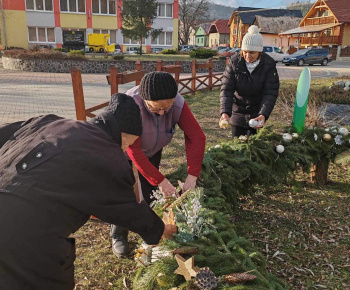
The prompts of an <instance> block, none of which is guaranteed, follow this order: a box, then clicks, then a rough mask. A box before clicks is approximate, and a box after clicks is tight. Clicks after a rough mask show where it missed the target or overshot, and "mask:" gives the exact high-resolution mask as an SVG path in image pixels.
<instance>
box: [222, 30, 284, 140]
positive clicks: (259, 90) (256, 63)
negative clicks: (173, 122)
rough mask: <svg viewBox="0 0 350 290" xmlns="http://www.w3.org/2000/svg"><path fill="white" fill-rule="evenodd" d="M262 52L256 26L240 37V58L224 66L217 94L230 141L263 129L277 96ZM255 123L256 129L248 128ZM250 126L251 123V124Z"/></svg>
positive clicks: (269, 65) (271, 64) (276, 83)
mask: <svg viewBox="0 0 350 290" xmlns="http://www.w3.org/2000/svg"><path fill="white" fill-rule="evenodd" d="M262 51H263V39H262V35H261V34H260V33H259V28H258V27H257V26H256V25H252V26H250V27H249V29H248V32H247V33H246V34H245V35H244V37H243V41H242V47H241V52H240V54H236V55H233V56H232V57H231V59H230V62H229V63H228V64H227V66H226V69H225V72H224V75H223V78H222V86H221V92H220V107H221V118H220V124H222V121H223V120H225V121H227V122H229V123H230V124H231V126H232V137H236V136H241V135H251V134H256V128H261V127H263V126H264V124H265V122H266V120H267V119H268V118H269V116H270V114H271V112H272V110H273V108H274V106H275V103H276V99H277V96H278V90H279V77H278V73H277V69H276V62H275V61H274V60H273V59H272V58H271V57H270V56H269V55H267V54H265V53H264V52H262ZM250 119H255V120H256V122H255V123H256V124H257V125H256V126H253V127H251V126H249V120H250ZM251 124H252V122H251Z"/></svg>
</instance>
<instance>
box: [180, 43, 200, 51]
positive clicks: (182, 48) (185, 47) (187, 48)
mask: <svg viewBox="0 0 350 290" xmlns="http://www.w3.org/2000/svg"><path fill="white" fill-rule="evenodd" d="M196 48H197V46H196V45H187V44H183V45H180V49H179V50H180V51H191V50H193V49H196Z"/></svg>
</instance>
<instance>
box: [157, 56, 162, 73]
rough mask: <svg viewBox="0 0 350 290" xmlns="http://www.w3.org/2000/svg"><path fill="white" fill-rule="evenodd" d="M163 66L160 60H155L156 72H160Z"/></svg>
mask: <svg viewBox="0 0 350 290" xmlns="http://www.w3.org/2000/svg"><path fill="white" fill-rule="evenodd" d="M162 66H163V61H162V60H161V59H158V60H157V66H156V71H161V70H162Z"/></svg>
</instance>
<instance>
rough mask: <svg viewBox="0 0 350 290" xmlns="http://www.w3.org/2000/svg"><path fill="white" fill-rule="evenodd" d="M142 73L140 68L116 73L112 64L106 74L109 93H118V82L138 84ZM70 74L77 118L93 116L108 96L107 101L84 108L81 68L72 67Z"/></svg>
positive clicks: (104, 105)
mask: <svg viewBox="0 0 350 290" xmlns="http://www.w3.org/2000/svg"><path fill="white" fill-rule="evenodd" d="M137 67H138V68H140V66H137ZM144 75H145V71H142V70H135V71H132V72H125V73H118V68H117V66H115V65H112V66H111V68H110V74H109V75H108V76H107V81H108V83H109V84H110V86H111V95H113V94H115V93H118V85H119V84H127V83H130V82H136V85H139V84H140V82H141V79H142V78H143V76H144ZM71 76H72V85H73V94H74V104H75V113H76V117H77V120H81V121H86V119H87V117H90V118H93V117H95V116H96V115H95V114H94V113H93V112H95V111H98V110H100V109H102V108H104V107H106V106H108V104H109V99H110V98H108V101H106V102H104V103H101V104H98V105H95V106H93V107H89V108H86V107H85V100H84V91H83V83H82V77H81V68H80V67H72V68H71Z"/></svg>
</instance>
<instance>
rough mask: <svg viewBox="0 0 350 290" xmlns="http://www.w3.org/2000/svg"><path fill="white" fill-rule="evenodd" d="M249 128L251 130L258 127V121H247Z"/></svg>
mask: <svg viewBox="0 0 350 290" xmlns="http://www.w3.org/2000/svg"><path fill="white" fill-rule="evenodd" d="M249 126H250V127H252V128H255V127H256V126H258V121H257V120H255V119H250V120H249Z"/></svg>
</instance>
